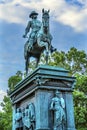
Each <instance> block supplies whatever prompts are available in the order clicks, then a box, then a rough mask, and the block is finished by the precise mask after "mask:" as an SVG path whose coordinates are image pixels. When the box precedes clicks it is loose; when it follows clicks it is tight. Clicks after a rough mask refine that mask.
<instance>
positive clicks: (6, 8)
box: [0, 0, 87, 31]
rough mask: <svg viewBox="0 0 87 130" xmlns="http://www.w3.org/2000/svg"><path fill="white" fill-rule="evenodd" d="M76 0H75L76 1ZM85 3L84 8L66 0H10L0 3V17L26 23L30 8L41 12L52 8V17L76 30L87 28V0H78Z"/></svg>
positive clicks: (9, 20) (8, 20)
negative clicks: (43, 9)
mask: <svg viewBox="0 0 87 130" xmlns="http://www.w3.org/2000/svg"><path fill="white" fill-rule="evenodd" d="M74 1H75V0H73V2H74ZM77 2H79V3H81V4H84V6H83V7H82V8H79V6H78V5H76V4H75V5H72V4H71V5H70V4H69V3H68V2H66V1H65V0H50V1H47V0H41V1H39V0H26V1H25V0H13V1H10V2H9V0H8V2H7V3H5V4H1V5H0V10H1V13H0V19H2V20H6V21H7V22H15V23H20V24H26V19H28V17H26V16H27V15H28V13H29V11H30V10H37V11H38V12H39V13H40V14H41V9H42V8H43V7H44V8H45V9H50V10H51V15H52V19H53V20H56V21H58V22H60V23H62V24H64V25H67V26H70V27H72V28H74V30H75V31H84V30H85V29H87V0H77Z"/></svg>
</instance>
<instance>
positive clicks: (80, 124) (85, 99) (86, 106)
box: [73, 74, 87, 130]
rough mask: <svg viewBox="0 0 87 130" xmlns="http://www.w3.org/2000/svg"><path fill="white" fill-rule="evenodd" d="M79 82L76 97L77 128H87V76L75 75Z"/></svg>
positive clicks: (74, 93) (75, 92)
mask: <svg viewBox="0 0 87 130" xmlns="http://www.w3.org/2000/svg"><path fill="white" fill-rule="evenodd" d="M75 76H76V79H77V82H76V86H75V91H74V92H73V95H74V110H75V123H76V128H78V129H79V130H80V129H82V128H84V129H86V128H87V75H82V74H75Z"/></svg>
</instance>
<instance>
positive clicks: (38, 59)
mask: <svg viewBox="0 0 87 130" xmlns="http://www.w3.org/2000/svg"><path fill="white" fill-rule="evenodd" d="M39 61H40V56H39V57H37V58H36V66H35V68H37V67H38V64H39Z"/></svg>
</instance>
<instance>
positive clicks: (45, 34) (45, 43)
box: [24, 9, 55, 75]
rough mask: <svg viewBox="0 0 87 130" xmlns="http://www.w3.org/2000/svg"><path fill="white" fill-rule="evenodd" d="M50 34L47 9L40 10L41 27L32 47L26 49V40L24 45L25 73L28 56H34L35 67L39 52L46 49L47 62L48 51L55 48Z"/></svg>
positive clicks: (46, 58) (46, 57)
mask: <svg viewBox="0 0 87 130" xmlns="http://www.w3.org/2000/svg"><path fill="white" fill-rule="evenodd" d="M51 40H52V36H51V34H50V32H49V10H48V11H47V10H44V9H43V10H42V27H41V29H40V30H39V32H38V34H37V36H36V39H35V41H36V42H35V43H34V44H33V48H32V49H31V50H29V49H28V42H27V43H26V44H25V46H24V57H25V69H26V75H27V74H28V67H29V60H30V57H34V58H36V67H37V66H38V63H39V60H40V56H41V53H43V51H44V50H45V51H46V55H45V60H46V64H48V55H49V51H51V52H52V51H54V50H55V49H54V48H53V47H52V45H51Z"/></svg>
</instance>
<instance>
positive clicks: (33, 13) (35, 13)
mask: <svg viewBox="0 0 87 130" xmlns="http://www.w3.org/2000/svg"><path fill="white" fill-rule="evenodd" d="M33 15H38V13H37V12H35V11H32V12H31V13H30V15H29V17H30V18H32V16H33Z"/></svg>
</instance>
